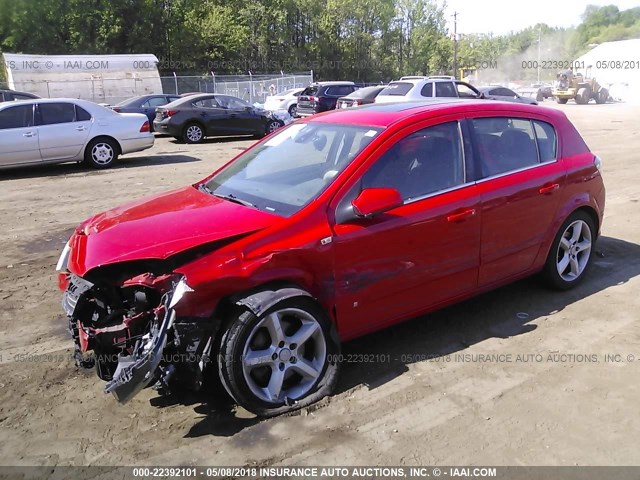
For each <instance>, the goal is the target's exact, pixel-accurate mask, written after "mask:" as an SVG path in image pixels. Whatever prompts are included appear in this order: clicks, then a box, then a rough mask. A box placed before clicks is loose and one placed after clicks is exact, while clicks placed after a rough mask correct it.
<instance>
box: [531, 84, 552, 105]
mask: <svg viewBox="0 0 640 480" xmlns="http://www.w3.org/2000/svg"><path fill="white" fill-rule="evenodd" d="M531 88H534V89H536V90H537V95H536V100H538V101H539V102H540V101H542V100H543V99H545V98H553V85H551V84H550V83H544V82H535V83H532V84H531ZM540 97H542V98H540Z"/></svg>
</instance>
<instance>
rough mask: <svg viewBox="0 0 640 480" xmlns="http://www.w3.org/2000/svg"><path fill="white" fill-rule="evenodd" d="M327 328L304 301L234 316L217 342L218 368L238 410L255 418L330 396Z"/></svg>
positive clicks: (332, 353) (331, 353)
mask: <svg viewBox="0 0 640 480" xmlns="http://www.w3.org/2000/svg"><path fill="white" fill-rule="evenodd" d="M332 329H333V325H332V323H331V321H330V320H329V318H328V317H327V315H326V314H325V313H324V312H323V310H322V309H321V308H320V307H319V306H318V305H317V304H316V303H315V302H314V301H313V300H312V299H310V298H307V297H295V298H290V299H285V300H282V301H280V302H278V303H277V304H276V305H274V306H273V307H271V308H269V309H268V310H266V311H265V312H264V313H261V314H260V315H255V314H254V313H253V312H250V311H245V312H243V313H241V314H240V315H238V316H237V317H236V318H235V319H234V320H233V321H232V323H231V325H230V326H229V328H228V330H227V331H226V332H225V334H224V335H223V337H222V341H221V345H220V353H219V357H218V368H219V373H220V378H221V380H222V383H223V385H224V386H225V388H226V389H227V391H228V392H229V394H230V395H231V396H232V397H233V398H234V400H235V401H236V402H238V404H239V405H241V406H242V407H244V408H246V409H247V410H249V411H251V412H253V413H255V414H256V415H261V416H267V417H269V416H274V415H280V414H282V413H286V412H289V411H292V410H296V409H299V408H302V407H305V406H307V405H310V404H312V403H314V402H317V401H318V400H320V399H321V398H323V397H325V396H326V395H328V394H330V393H331V391H332V390H333V388H334V387H335V384H336V382H337V374H338V367H339V363H338V361H337V360H338V359H337V358H336V356H337V354H338V353H339V351H340V346H339V344H337V343H336V340H335V338H336V335H335V332H332Z"/></svg>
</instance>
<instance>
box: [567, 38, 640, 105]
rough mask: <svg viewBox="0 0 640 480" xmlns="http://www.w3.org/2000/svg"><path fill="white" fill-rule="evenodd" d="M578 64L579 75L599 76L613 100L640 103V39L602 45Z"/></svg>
mask: <svg viewBox="0 0 640 480" xmlns="http://www.w3.org/2000/svg"><path fill="white" fill-rule="evenodd" d="M576 62H577V68H576V70H577V72H579V73H582V74H583V75H585V76H591V77H595V78H596V80H597V81H598V83H600V84H601V85H603V86H605V87H606V88H608V89H609V92H610V94H611V96H612V97H613V98H615V99H617V100H624V101H627V102H633V103H636V102H640V39H634V40H620V41H617V42H605V43H601V44H600V45H598V46H596V47H595V48H593V49H592V50H590V51H589V52H587V53H585V54H584V55H582V56H581V57H580V58H578V59H577V60H576Z"/></svg>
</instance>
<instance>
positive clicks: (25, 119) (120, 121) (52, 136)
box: [0, 98, 153, 168]
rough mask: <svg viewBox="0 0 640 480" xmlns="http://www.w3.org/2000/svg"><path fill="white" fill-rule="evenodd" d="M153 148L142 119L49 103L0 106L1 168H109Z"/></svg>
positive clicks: (74, 102)
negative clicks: (72, 164)
mask: <svg viewBox="0 0 640 480" xmlns="http://www.w3.org/2000/svg"><path fill="white" fill-rule="evenodd" d="M152 146H153V134H152V133H151V132H150V128H149V121H148V120H147V117H145V116H144V115H141V114H139V113H116V112H114V111H112V110H110V109H108V108H104V107H101V106H99V105H97V104H95V103H93V102H88V101H86V100H78V99H65V98H52V99H39V100H24V101H20V102H11V103H9V102H5V103H2V104H0V167H16V166H21V165H28V164H43V163H61V162H73V161H78V162H79V161H83V162H85V163H86V164H88V165H90V166H92V167H94V168H107V167H110V166H112V165H113V163H114V162H115V161H116V160H117V159H118V156H119V155H123V154H126V153H132V152H138V151H140V150H144V149H147V148H151V147H152Z"/></svg>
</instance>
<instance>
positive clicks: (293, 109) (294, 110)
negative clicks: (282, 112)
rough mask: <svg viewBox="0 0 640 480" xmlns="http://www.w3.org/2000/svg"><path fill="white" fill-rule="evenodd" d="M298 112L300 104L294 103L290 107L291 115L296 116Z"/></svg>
mask: <svg viewBox="0 0 640 480" xmlns="http://www.w3.org/2000/svg"><path fill="white" fill-rule="evenodd" d="M297 114H298V104H297V103H294V104H293V105H291V106H290V107H289V115H291V116H292V117H293V118H295V117H296V115H297Z"/></svg>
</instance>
